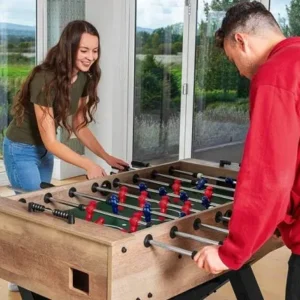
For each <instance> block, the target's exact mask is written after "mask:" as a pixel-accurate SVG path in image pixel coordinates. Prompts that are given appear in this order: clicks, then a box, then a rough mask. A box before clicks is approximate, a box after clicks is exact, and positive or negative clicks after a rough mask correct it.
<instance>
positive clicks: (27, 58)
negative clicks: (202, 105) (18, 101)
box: [0, 0, 36, 185]
mask: <svg viewBox="0 0 300 300" xmlns="http://www.w3.org/2000/svg"><path fill="white" fill-rule="evenodd" d="M0 11H1V15H0V185H3V184H5V183H7V182H5V181H6V176H2V175H4V174H5V169H4V165H3V161H2V143H3V137H4V135H5V131H6V128H7V126H8V124H9V122H10V121H11V119H12V116H11V115H10V109H11V106H12V103H13V98H14V96H15V95H16V92H17V91H18V90H19V89H20V87H21V85H22V82H23V81H24V79H25V78H26V76H27V75H28V74H29V72H30V71H31V69H32V68H33V67H34V65H35V62H36V0H22V1H19V0H1V1H0Z"/></svg>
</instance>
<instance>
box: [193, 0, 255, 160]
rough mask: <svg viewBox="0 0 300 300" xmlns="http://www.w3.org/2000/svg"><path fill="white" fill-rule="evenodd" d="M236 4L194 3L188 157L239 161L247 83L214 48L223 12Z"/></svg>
mask: <svg viewBox="0 0 300 300" xmlns="http://www.w3.org/2000/svg"><path fill="white" fill-rule="evenodd" d="M238 2H239V1H234V0H233V1H225V0H224V1H223V0H222V1H216V0H204V1H203V0H198V11H197V29H196V54H195V56H196V57H195V81H194V111H193V137H192V157H193V158H200V159H205V160H210V161H219V160H220V159H228V160H231V161H234V162H239V161H240V160H241V155H242V151H243V145H244V139H245V135H246V133H247V130H248V122H249V120H248V91H249V81H248V80H247V79H245V78H242V77H240V76H239V74H238V72H237V70H236V68H235V66H234V65H233V64H231V63H230V62H229V61H227V59H226V57H225V55H224V54H223V53H222V51H220V50H219V49H217V48H216V47H215V43H214V33H215V31H216V30H217V29H218V28H219V27H220V25H221V22H222V19H223V17H224V16H225V12H226V10H227V9H228V8H229V7H230V6H231V5H234V4H235V3H238Z"/></svg>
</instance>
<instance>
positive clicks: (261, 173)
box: [219, 85, 299, 269]
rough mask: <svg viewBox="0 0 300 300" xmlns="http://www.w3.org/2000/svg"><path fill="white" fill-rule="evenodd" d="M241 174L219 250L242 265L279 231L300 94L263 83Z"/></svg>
mask: <svg viewBox="0 0 300 300" xmlns="http://www.w3.org/2000/svg"><path fill="white" fill-rule="evenodd" d="M251 96H253V100H254V107H253V110H252V113H251V124H250V129H249V132H248V135H247V139H246V143H245V150H244V156H243V160H242V165H241V169H240V172H239V175H238V180H237V186H236V192H235V197H234V203H233V214H232V217H231V220H230V224H229V235H228V238H227V239H226V240H225V242H224V244H223V245H222V246H221V247H220V248H219V256H220V258H221V260H222V261H223V263H224V264H225V265H226V266H228V267H229V268H230V269H239V268H240V267H241V266H242V265H243V264H244V263H245V262H246V261H247V260H248V259H249V258H250V257H251V256H252V254H253V253H255V252H256V251H257V250H258V249H259V248H260V247H261V246H262V245H263V244H264V242H265V241H266V240H267V239H268V238H269V237H270V236H271V235H272V234H273V233H274V231H275V228H276V226H277V225H278V223H280V222H281V221H282V220H283V219H284V217H285V214H286V211H287V207H288V204H289V201H290V192H291V189H292V186H293V182H294V177H295V172H296V161H297V153H298V143H299V120H298V115H297V111H296V103H295V96H294V95H293V94H292V93H290V92H288V91H286V90H284V89H279V88H275V87H273V86H266V85H265V86H259V87H258V88H257V89H256V90H255V91H254V92H253V94H252V95H251Z"/></svg>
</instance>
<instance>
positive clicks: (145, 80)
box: [133, 0, 185, 162]
mask: <svg viewBox="0 0 300 300" xmlns="http://www.w3.org/2000/svg"><path fill="white" fill-rule="evenodd" d="M184 10H185V0H169V1H166V0H136V34H135V40H136V42H135V75H134V76H135V84H134V122H133V159H134V160H140V161H152V162H159V161H168V160H176V159H178V155H179V131H180V130H179V128H180V101H181V77H182V49H183V26H184Z"/></svg>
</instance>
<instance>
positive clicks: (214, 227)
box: [200, 223, 229, 234]
mask: <svg viewBox="0 0 300 300" xmlns="http://www.w3.org/2000/svg"><path fill="white" fill-rule="evenodd" d="M200 226H202V227H205V228H208V229H212V230H215V231H219V232H224V233H226V234H228V233H229V230H228V229H224V228H220V227H217V226H213V225H208V224H202V223H201V224H200Z"/></svg>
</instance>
